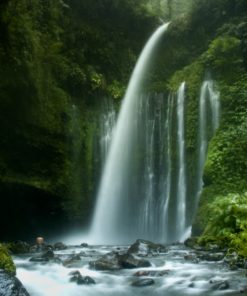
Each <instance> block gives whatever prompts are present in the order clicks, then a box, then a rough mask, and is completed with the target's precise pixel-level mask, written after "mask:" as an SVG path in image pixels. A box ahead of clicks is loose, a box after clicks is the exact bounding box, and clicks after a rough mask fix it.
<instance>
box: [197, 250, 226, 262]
mask: <svg viewBox="0 0 247 296" xmlns="http://www.w3.org/2000/svg"><path fill="white" fill-rule="evenodd" d="M198 257H199V258H200V259H201V260H204V261H221V260H223V258H224V257H225V254H224V253H211V252H207V253H204V254H200V255H198Z"/></svg>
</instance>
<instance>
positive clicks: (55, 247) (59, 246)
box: [53, 242, 67, 251]
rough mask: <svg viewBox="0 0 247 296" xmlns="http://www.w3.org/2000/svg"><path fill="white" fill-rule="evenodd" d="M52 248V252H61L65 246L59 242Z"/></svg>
mask: <svg viewBox="0 0 247 296" xmlns="http://www.w3.org/2000/svg"><path fill="white" fill-rule="evenodd" d="M53 247H54V250H57V251H62V250H66V249H67V246H66V245H65V244H63V243H61V242H57V243H55V244H54V246H53Z"/></svg>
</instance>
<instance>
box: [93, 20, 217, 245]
mask: <svg viewBox="0 0 247 296" xmlns="http://www.w3.org/2000/svg"><path fill="white" fill-rule="evenodd" d="M167 27H168V24H165V25H163V26H161V27H159V28H158V29H157V30H156V31H155V33H154V34H153V35H152V36H151V38H150V39H149V41H148V42H147V44H146V46H145V47H144V49H143V52H142V53H141V55H140V58H139V59H138V62H137V65H136V67H135V69H134V71H133V74H132V76H131V79H130V82H129V86H128V88H127V91H126V95H125V97H124V99H123V102H122V106H121V109H120V113H119V116H118V120H117V123H116V124H115V118H116V117H115V112H114V108H111V107H109V106H108V107H109V108H108V109H107V110H108V111H107V112H106V113H105V114H104V115H103V116H102V120H101V128H100V130H101V131H100V132H101V139H100V147H101V149H100V151H101V159H103V160H104V163H105V165H104V169H103V173H102V176H101V182H100V186H99V191H98V196H97V203H96V207H95V213H94V217H93V223H92V225H91V230H90V234H89V241H90V243H103V244H104V243H108V244H112V243H113V244H114V243H117V244H122V243H129V242H132V241H133V240H135V239H137V238H143V239H149V240H153V241H157V242H158V241H159V242H174V241H183V240H184V239H185V238H186V237H188V234H189V230H190V224H191V218H190V217H189V213H190V214H191V216H193V214H194V213H195V210H196V207H197V204H198V200H199V196H200V192H201V189H202V186H203V182H202V176H203V169H204V164H205V159H206V153H207V146H208V142H209V140H210V139H211V137H212V136H213V134H214V132H215V130H216V128H217V127H218V125H219V109H220V103H219V93H218V92H217V90H216V87H215V84H214V83H213V81H211V80H207V81H204V82H203V84H202V86H201V91H200V97H199V110H198V111H199V120H198V147H197V149H196V147H195V149H196V150H198V161H197V163H195V165H194V167H195V169H196V170H197V174H196V180H194V179H193V181H191V179H192V177H193V176H194V175H193V172H190V171H189V170H188V167H187V164H186V160H187V155H186V154H187V151H186V145H185V144H186V133H185V132H186V127H185V123H186V102H187V100H186V99H185V88H186V85H185V82H183V83H181V85H180V87H179V89H178V91H177V93H171V94H170V95H169V96H168V97H166V96H165V95H164V94H144V93H143V92H142V89H143V86H144V83H145V76H146V75H145V74H146V73H147V72H148V71H150V67H151V61H150V55H151V54H152V55H153V53H154V50H155V48H156V47H157V44H158V41H159V40H160V38H161V36H162V34H163V33H164V32H165V31H166V29H167ZM113 127H114V128H113ZM106 155H107V157H106ZM188 159H189V158H188ZM187 161H188V160H187ZM192 183H193V184H192ZM190 202H192V203H193V205H191V204H190ZM189 205H191V206H189Z"/></svg>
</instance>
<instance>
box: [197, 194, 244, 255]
mask: <svg viewBox="0 0 247 296" xmlns="http://www.w3.org/2000/svg"><path fill="white" fill-rule="evenodd" d="M208 208H209V212H208V215H209V216H208V219H209V222H208V224H207V227H206V229H205V231H204V233H203V236H202V237H201V238H200V242H201V243H203V242H204V243H205V242H208V241H209V238H210V237H211V240H214V241H224V245H225V246H226V245H227V246H228V247H229V248H230V250H231V251H233V250H234V251H236V252H237V253H238V254H239V255H241V256H244V257H247V247H246V242H247V193H246V192H245V193H243V194H235V193H230V194H228V195H226V196H217V197H216V198H215V200H214V201H213V202H212V203H211V204H210V205H208Z"/></svg>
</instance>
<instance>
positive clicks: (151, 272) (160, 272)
mask: <svg viewBox="0 0 247 296" xmlns="http://www.w3.org/2000/svg"><path fill="white" fill-rule="evenodd" d="M169 273H170V270H169V269H164V270H138V271H137V272H135V273H134V276H138V277H142V276H154V277H159V276H165V275H168V274H169Z"/></svg>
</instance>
